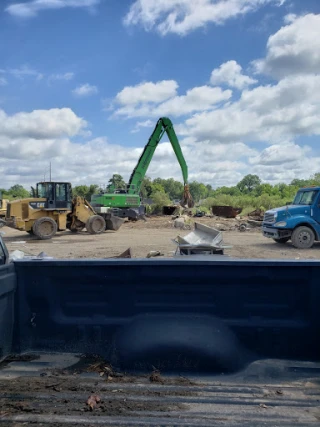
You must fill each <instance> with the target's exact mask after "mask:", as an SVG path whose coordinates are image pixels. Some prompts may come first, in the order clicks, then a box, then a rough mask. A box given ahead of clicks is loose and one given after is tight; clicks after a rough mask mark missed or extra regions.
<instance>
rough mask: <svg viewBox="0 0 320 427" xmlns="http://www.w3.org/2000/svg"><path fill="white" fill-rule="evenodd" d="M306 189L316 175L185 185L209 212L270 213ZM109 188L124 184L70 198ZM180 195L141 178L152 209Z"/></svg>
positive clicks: (317, 180)
mask: <svg viewBox="0 0 320 427" xmlns="http://www.w3.org/2000/svg"><path fill="white" fill-rule="evenodd" d="M310 185H319V186H320V173H316V174H314V175H312V176H311V177H310V178H309V179H294V180H293V181H291V182H290V184H285V183H279V184H275V185H271V184H269V183H263V182H262V180H261V179H260V178H259V176H258V175H251V174H249V175H246V176H245V177H243V179H242V180H241V181H239V182H238V183H237V184H236V185H234V186H230V187H228V186H222V187H219V188H216V189H213V187H212V186H211V185H210V184H203V183H201V182H198V181H192V182H190V183H189V186H190V192H191V194H192V197H193V199H194V201H195V202H196V204H197V205H198V208H201V209H203V210H209V209H210V207H211V206H213V205H232V206H235V207H240V208H243V209H244V211H249V210H250V209H252V210H254V209H257V208H258V209H262V210H266V209H270V208H272V207H277V206H282V205H284V204H286V203H288V202H291V201H292V200H293V198H294V195H295V193H296V192H297V190H298V189H299V188H301V187H306V186H310ZM113 188H119V189H121V188H122V189H124V188H126V183H125V181H124V179H123V177H122V176H121V175H119V174H114V175H113V176H112V178H110V180H109V182H108V184H107V185H106V186H105V187H104V188H101V187H100V186H99V185H96V184H91V185H78V186H75V187H73V195H74V196H81V197H84V198H86V199H87V200H89V201H90V199H91V196H92V195H93V194H96V193H98V192H105V191H108V190H109V191H111V190H112V189H113ZM0 191H1V192H2V197H3V198H7V199H9V200H12V199H15V198H26V197H30V196H31V197H32V192H31V191H28V190H27V189H25V188H24V187H23V186H22V185H20V184H16V185H13V186H12V187H10V188H9V189H8V190H6V189H0ZM182 193H183V184H182V183H181V182H179V181H176V180H175V179H173V178H168V179H162V178H155V179H153V180H152V179H151V178H149V177H145V179H144V180H143V183H142V186H141V192H140V195H141V197H142V199H144V200H145V201H146V202H149V201H152V202H153V205H154V207H155V208H156V207H158V208H159V207H160V206H164V205H169V204H171V203H174V202H176V201H179V200H180V198H181V196H182Z"/></svg>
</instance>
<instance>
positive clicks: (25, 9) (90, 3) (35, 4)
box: [5, 0, 101, 18]
mask: <svg viewBox="0 0 320 427" xmlns="http://www.w3.org/2000/svg"><path fill="white" fill-rule="evenodd" d="M100 1H101V0H30V1H29V2H24V3H14V4H11V5H9V6H7V7H6V8H5V11H6V12H8V13H10V15H13V16H17V17H19V18H33V17H35V16H37V15H38V13H39V12H41V11H43V10H58V9H63V8H65V7H70V8H74V9H75V8H92V7H94V6H97V5H98V4H99V3H100Z"/></svg>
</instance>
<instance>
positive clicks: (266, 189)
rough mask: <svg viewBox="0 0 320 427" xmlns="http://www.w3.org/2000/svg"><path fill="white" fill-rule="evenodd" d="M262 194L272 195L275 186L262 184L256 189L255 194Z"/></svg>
mask: <svg viewBox="0 0 320 427" xmlns="http://www.w3.org/2000/svg"><path fill="white" fill-rule="evenodd" d="M262 194H268V195H269V196H271V195H272V194H273V187H272V185H271V184H260V185H258V186H257V187H256V188H255V189H254V195H255V196H261V195H262Z"/></svg>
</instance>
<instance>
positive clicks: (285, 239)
mask: <svg viewBox="0 0 320 427" xmlns="http://www.w3.org/2000/svg"><path fill="white" fill-rule="evenodd" d="M273 240H274V241H275V242H276V243H281V244H282V245H283V244H284V243H287V242H288V240H290V237H281V238H280V239H273Z"/></svg>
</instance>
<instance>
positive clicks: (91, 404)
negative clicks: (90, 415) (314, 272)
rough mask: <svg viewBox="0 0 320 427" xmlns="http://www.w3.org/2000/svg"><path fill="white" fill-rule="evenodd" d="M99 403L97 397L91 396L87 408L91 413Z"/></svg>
mask: <svg viewBox="0 0 320 427" xmlns="http://www.w3.org/2000/svg"><path fill="white" fill-rule="evenodd" d="M100 401H101V399H100V397H99V396H98V395H96V394H92V395H91V396H90V397H89V398H88V400H87V405H88V406H89V408H90V411H92V410H93V409H94V408H95V407H96V406H97V404H98V403H99V402H100Z"/></svg>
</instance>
